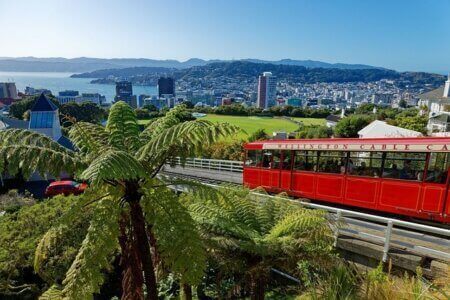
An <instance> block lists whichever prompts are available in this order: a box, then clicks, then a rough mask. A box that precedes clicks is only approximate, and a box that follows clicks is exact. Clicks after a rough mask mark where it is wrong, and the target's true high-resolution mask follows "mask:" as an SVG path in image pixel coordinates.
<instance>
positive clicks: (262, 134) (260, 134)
mask: <svg viewBox="0 0 450 300" xmlns="http://www.w3.org/2000/svg"><path fill="white" fill-rule="evenodd" d="M268 138H269V135H268V134H267V133H266V131H265V130H264V129H263V128H260V129H257V130H256V131H255V132H253V133H252V134H251V135H250V136H249V137H248V141H249V142H254V141H260V140H266V139H268Z"/></svg>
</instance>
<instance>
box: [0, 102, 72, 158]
mask: <svg viewBox="0 0 450 300" xmlns="http://www.w3.org/2000/svg"><path fill="white" fill-rule="evenodd" d="M8 128H21V129H29V130H32V131H36V132H39V133H41V134H44V135H47V136H49V137H50V138H52V139H53V140H55V141H56V142H58V143H59V144H61V145H62V146H64V147H66V148H69V149H73V145H72V143H71V141H70V140H69V139H68V138H66V137H65V136H63V135H62V132H61V124H60V121H59V110H58V107H56V105H55V104H54V103H53V102H52V101H50V100H49V99H48V98H47V97H46V96H45V95H44V94H41V96H40V97H39V98H38V99H37V100H36V102H35V104H34V105H33V107H32V108H31V110H30V120H29V121H24V120H17V119H13V118H9V117H4V116H1V117H0V130H4V129H8Z"/></svg>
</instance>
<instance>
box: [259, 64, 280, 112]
mask: <svg viewBox="0 0 450 300" xmlns="http://www.w3.org/2000/svg"><path fill="white" fill-rule="evenodd" d="M276 88H277V82H276V78H275V77H274V76H273V75H272V73H271V72H264V73H263V74H262V75H260V76H259V80H258V98H257V100H256V106H257V107H259V108H262V109H267V108H269V107H271V106H273V105H275V100H276V94H277V91H276Z"/></svg>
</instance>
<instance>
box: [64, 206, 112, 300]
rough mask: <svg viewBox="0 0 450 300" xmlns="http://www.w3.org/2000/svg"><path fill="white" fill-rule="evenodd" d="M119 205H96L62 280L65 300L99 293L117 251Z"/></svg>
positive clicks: (89, 297) (90, 296)
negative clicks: (104, 274)
mask: <svg viewBox="0 0 450 300" xmlns="http://www.w3.org/2000/svg"><path fill="white" fill-rule="evenodd" d="M119 213H120V209H119V205H118V203H117V202H116V201H114V200H113V199H105V200H102V201H101V202H99V203H98V204H97V205H96V208H95V213H94V214H93V218H92V220H91V222H90V226H89V229H88V233H87V235H86V238H85V240H84V241H83V243H82V245H81V248H80V250H79V252H78V254H77V256H76V258H75V260H74V261H73V263H72V266H71V267H70V268H69V270H68V271H67V275H66V278H65V279H64V281H63V285H64V288H63V295H64V298H65V299H91V298H92V295H93V294H94V293H97V292H99V290H100V286H101V284H102V283H103V274H102V271H104V270H105V269H106V268H108V267H109V264H110V260H111V257H112V254H113V253H114V252H115V251H116V250H117V249H118V245H117V237H118V235H119V225H118V220H119Z"/></svg>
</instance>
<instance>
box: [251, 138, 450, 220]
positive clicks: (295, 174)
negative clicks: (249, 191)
mask: <svg viewBox="0 0 450 300" xmlns="http://www.w3.org/2000/svg"><path fill="white" fill-rule="evenodd" d="M245 149H246V159H245V164H244V185H246V186H248V187H250V188H256V187H263V188H264V189H266V190H267V191H269V192H273V193H279V192H287V193H288V194H289V195H291V196H294V197H302V198H309V199H312V200H318V201H323V202H332V203H336V204H340V205H346V206H354V207H361V208H364V209H370V210H375V211H379V212H387V213H391V214H396V215H403V216H409V217H414V218H420V219H426V220H432V221H437V222H443V223H450V199H448V198H450V195H449V193H450V191H449V189H448V186H449V176H448V172H449V166H450V165H449V160H450V154H449V152H450V138H377V139H314V140H283V141H275V140H273V141H259V142H253V143H248V144H246V145H245Z"/></svg>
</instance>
